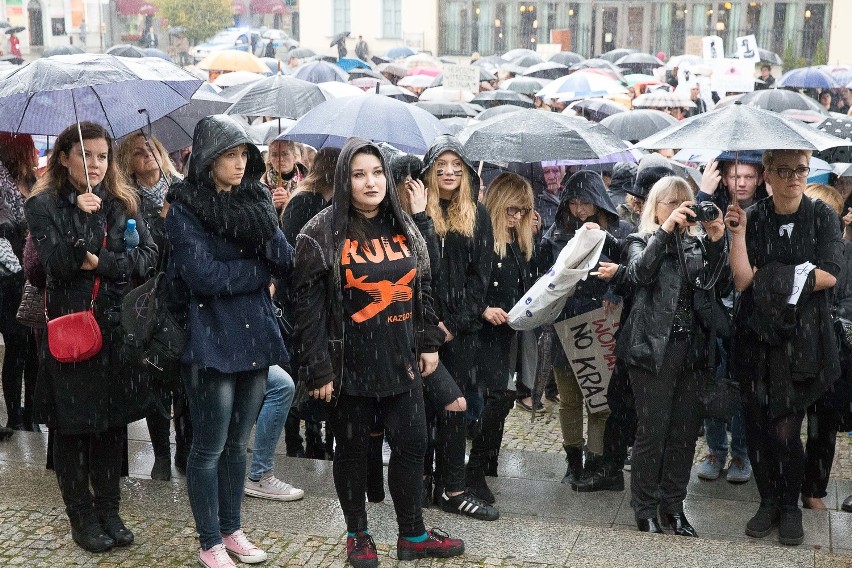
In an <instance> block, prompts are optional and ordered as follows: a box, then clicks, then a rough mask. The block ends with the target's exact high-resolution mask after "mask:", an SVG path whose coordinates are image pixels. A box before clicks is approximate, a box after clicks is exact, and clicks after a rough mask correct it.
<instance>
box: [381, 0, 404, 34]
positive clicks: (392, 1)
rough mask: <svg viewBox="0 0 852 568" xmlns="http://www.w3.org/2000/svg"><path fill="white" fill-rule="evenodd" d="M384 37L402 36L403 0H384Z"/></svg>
mask: <svg viewBox="0 0 852 568" xmlns="http://www.w3.org/2000/svg"><path fill="white" fill-rule="evenodd" d="M382 37H388V38H390V37H402V0H383V1H382Z"/></svg>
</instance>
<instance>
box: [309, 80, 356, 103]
mask: <svg viewBox="0 0 852 568" xmlns="http://www.w3.org/2000/svg"><path fill="white" fill-rule="evenodd" d="M317 87H319V88H320V91H322V94H323V96H325V100H328V99H339V98H340V97H357V96H359V95H360V96H363V95H366V94H367V93H366V92H364V90H363V89H359V88H358V87H356V86H355V85H352V84H349V83H341V82H339V81H326V82H325V83H318V84H317Z"/></svg>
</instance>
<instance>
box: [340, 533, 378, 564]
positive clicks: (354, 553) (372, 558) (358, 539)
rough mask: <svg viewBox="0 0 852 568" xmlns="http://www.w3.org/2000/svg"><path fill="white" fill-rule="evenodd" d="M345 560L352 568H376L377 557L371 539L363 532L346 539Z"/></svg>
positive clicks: (374, 544)
mask: <svg viewBox="0 0 852 568" xmlns="http://www.w3.org/2000/svg"><path fill="white" fill-rule="evenodd" d="M346 560H348V561H349V565H350V566H352V567H353V568H376V567H377V566H378V565H379V556H378V554H376V543H375V542H373V537H371V536H370V535H369V534H367V533H365V532H359V533H358V534H356V535H355V536H350V537H346Z"/></svg>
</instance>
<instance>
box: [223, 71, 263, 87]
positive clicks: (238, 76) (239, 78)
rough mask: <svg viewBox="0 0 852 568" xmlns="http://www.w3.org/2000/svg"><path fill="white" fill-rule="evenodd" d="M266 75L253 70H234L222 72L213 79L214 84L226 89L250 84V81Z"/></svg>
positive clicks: (258, 79) (252, 81)
mask: <svg viewBox="0 0 852 568" xmlns="http://www.w3.org/2000/svg"><path fill="white" fill-rule="evenodd" d="M264 77H265V75H261V74H260V73H255V72H253V71H233V72H231V73H222V74H221V75H219V76H218V77H216V79H214V80H213V84H214V85H216V86H217V87H220V88H222V89H225V88H227V87H236V86H237V85H248V84H249V83H254V82H255V81H260V80H261V79H263V78H264Z"/></svg>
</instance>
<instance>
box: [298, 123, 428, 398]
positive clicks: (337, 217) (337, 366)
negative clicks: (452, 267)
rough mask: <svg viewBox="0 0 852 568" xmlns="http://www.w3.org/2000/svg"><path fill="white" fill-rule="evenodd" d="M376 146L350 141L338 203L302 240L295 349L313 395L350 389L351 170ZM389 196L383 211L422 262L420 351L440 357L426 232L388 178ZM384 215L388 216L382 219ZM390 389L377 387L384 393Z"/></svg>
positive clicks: (416, 297) (417, 289)
mask: <svg viewBox="0 0 852 568" xmlns="http://www.w3.org/2000/svg"><path fill="white" fill-rule="evenodd" d="M370 146H372V147H373V148H375V149H376V150H377V151H378V147H377V146H375V145H374V144H372V143H371V142H369V141H368V140H365V139H363V138H350V139H349V141H348V142H347V143H346V145H345V146H344V147H343V151H342V152H341V154H340V158H339V159H338V161H337V169H336V170H335V174H334V197H333V199H332V204H331V206H330V207H326V208H325V209H323V210H322V211H321V212H320V213H318V214H317V215H316V216H315V217H314V218H313V219H311V220H310V221H309V222H308V223H307V224H306V225H305V226H304V228H303V229H302V231H301V232H300V233H299V235H298V236H297V237H296V267H297V270H296V276H295V278H294V283H293V290H294V298H295V305H296V325H295V331H294V335H295V345H296V346H297V353H298V357H299V380H300V381H304V383H305V386H306V387H307V389H308V390H312V389H316V388H319V387H321V386H323V385H325V384H327V383H329V382H332V381H333V382H334V383H335V388H334V392H335V395H337V394H339V393H340V392H341V390H343V389H345V385H343V384H342V381H343V358H344V353H343V349H344V329H345V323H344V318H345V314H344V311H343V289H342V280H341V266H340V263H341V258H342V255H343V246H344V243H345V241H346V237H347V230H348V224H349V207H350V206H351V186H350V182H349V178H350V174H349V168H350V164H351V162H352V158H353V157H354V156H355V154H357V153H358V152H359V151H361V150H363V149H365V148H367V147H370ZM378 153H379V154H380V155H381V156H382V157H381V161H382V167H383V169H384V170H385V172H388V173H389V172H390V168H388V164H387V159H386V158H385V156H384V154H382V153H381V152H380V151H379V152H378ZM387 180H388V183H387V194H386V196H385V199H384V201H383V202H382V207H383V208H384V209H385V211H384V213H388V214H390V215H392V216H393V218H394V219H395V220H396V222H397V225H398V226H399V227H402V228H403V230H404V232H405V235H406V238H407V240H408V246H409V249H410V250H411V252H412V253H413V254H414V256H415V258H416V260H417V275H416V277H415V279H414V283H413V292H414V293H413V295H412V300H413V313H412V320H413V324H414V332H415V337H416V343H417V344H416V346H415V347H416V350H417V354H418V356H419V354H420V353H434V352H436V351H437V350H438V347H439V346H440V345H441V344H443V342H444V333H443V331H441V329H440V328H439V327H438V325H437V324H438V318H437V317H436V315H435V312H434V310H433V309H432V296H431V293H432V291H431V271H430V268H429V254H428V252H427V249H426V243H425V242H424V240H423V237H421V236H420V232H419V231H418V230H417V227H416V226H415V224H414V221H413V220H412V219H411V217H409V216H408V215H407V214H406V213H405V212H404V211H403V210H402V207H401V206H400V204H399V198H398V197H397V194H396V189H395V188H394V187H393V181H392V180H391V179H390V177H387ZM380 214H382V213H380ZM384 390H385V388H384V385H376V392H377V393H378V392H383V391H384Z"/></svg>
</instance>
